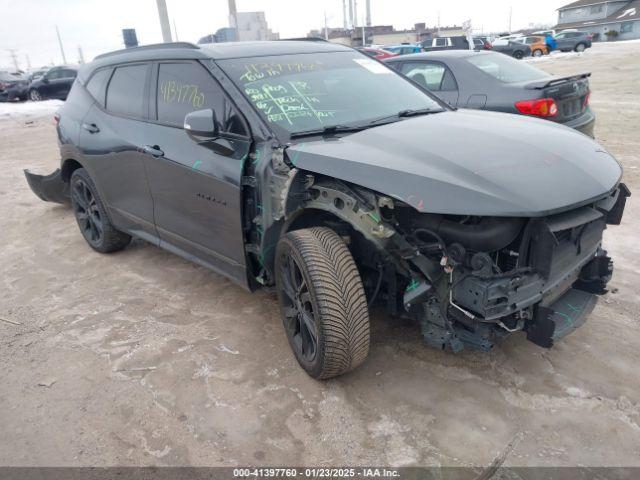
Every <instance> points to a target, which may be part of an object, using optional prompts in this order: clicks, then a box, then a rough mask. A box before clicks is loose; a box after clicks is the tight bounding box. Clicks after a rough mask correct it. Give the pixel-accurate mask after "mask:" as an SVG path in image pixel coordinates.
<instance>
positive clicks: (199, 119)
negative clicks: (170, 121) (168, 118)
mask: <svg viewBox="0 0 640 480" xmlns="http://www.w3.org/2000/svg"><path fill="white" fill-rule="evenodd" d="M184 129H185V130H186V131H187V133H188V134H190V135H196V136H198V137H208V138H214V137H217V136H218V122H217V121H216V112H214V111H213V109H211V108H207V109H205V110H196V111H195V112H190V113H187V115H186V116H185V117H184Z"/></svg>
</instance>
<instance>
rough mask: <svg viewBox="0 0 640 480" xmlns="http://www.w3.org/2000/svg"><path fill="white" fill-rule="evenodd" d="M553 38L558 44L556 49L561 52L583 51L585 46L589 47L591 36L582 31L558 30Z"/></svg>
mask: <svg viewBox="0 0 640 480" xmlns="http://www.w3.org/2000/svg"><path fill="white" fill-rule="evenodd" d="M554 38H555V39H556V43H557V44H558V45H557V49H558V50H561V51H563V52H571V51H575V52H584V51H585V50H586V49H587V48H591V39H592V38H593V36H592V35H591V34H590V33H584V32H560V33H558V34H556V36H555V37H554Z"/></svg>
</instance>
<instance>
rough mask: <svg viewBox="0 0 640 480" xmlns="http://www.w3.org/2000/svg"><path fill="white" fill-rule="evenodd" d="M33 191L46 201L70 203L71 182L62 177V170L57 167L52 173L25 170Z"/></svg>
mask: <svg viewBox="0 0 640 480" xmlns="http://www.w3.org/2000/svg"><path fill="white" fill-rule="evenodd" d="M24 176H25V177H26V178H27V183H28V184H29V187H30V188H31V191H33V193H35V194H36V195H37V196H38V198H40V199H41V200H44V201H45V202H55V203H69V202H70V201H71V200H70V197H69V183H67V182H65V181H64V180H63V179H62V172H61V170H60V169H57V170H56V171H55V172H53V173H52V174H50V175H36V174H35V173H31V172H30V171H29V170H25V171H24Z"/></svg>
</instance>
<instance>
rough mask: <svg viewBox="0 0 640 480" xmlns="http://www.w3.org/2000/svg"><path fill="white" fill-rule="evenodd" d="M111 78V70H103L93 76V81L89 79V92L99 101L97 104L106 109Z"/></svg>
mask: <svg viewBox="0 0 640 480" xmlns="http://www.w3.org/2000/svg"><path fill="white" fill-rule="evenodd" d="M110 77H111V69H110V68H105V69H103V70H98V71H97V72H96V73H94V74H93V76H92V77H91V79H89V83H87V90H89V93H90V94H91V96H92V97H93V98H95V99H96V100H97V102H98V103H99V104H100V105H101V106H103V107H104V105H105V103H104V100H105V94H106V89H107V82H108V81H109V78H110Z"/></svg>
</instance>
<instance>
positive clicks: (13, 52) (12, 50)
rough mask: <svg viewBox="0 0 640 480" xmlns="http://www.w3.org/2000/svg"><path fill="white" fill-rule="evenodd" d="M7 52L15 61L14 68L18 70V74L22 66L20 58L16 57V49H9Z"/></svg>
mask: <svg viewBox="0 0 640 480" xmlns="http://www.w3.org/2000/svg"><path fill="white" fill-rule="evenodd" d="M7 51H8V52H9V55H10V56H11V60H13V66H14V67H15V69H16V72H19V71H20V66H19V65H18V56H17V55H16V49H15V48H7Z"/></svg>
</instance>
